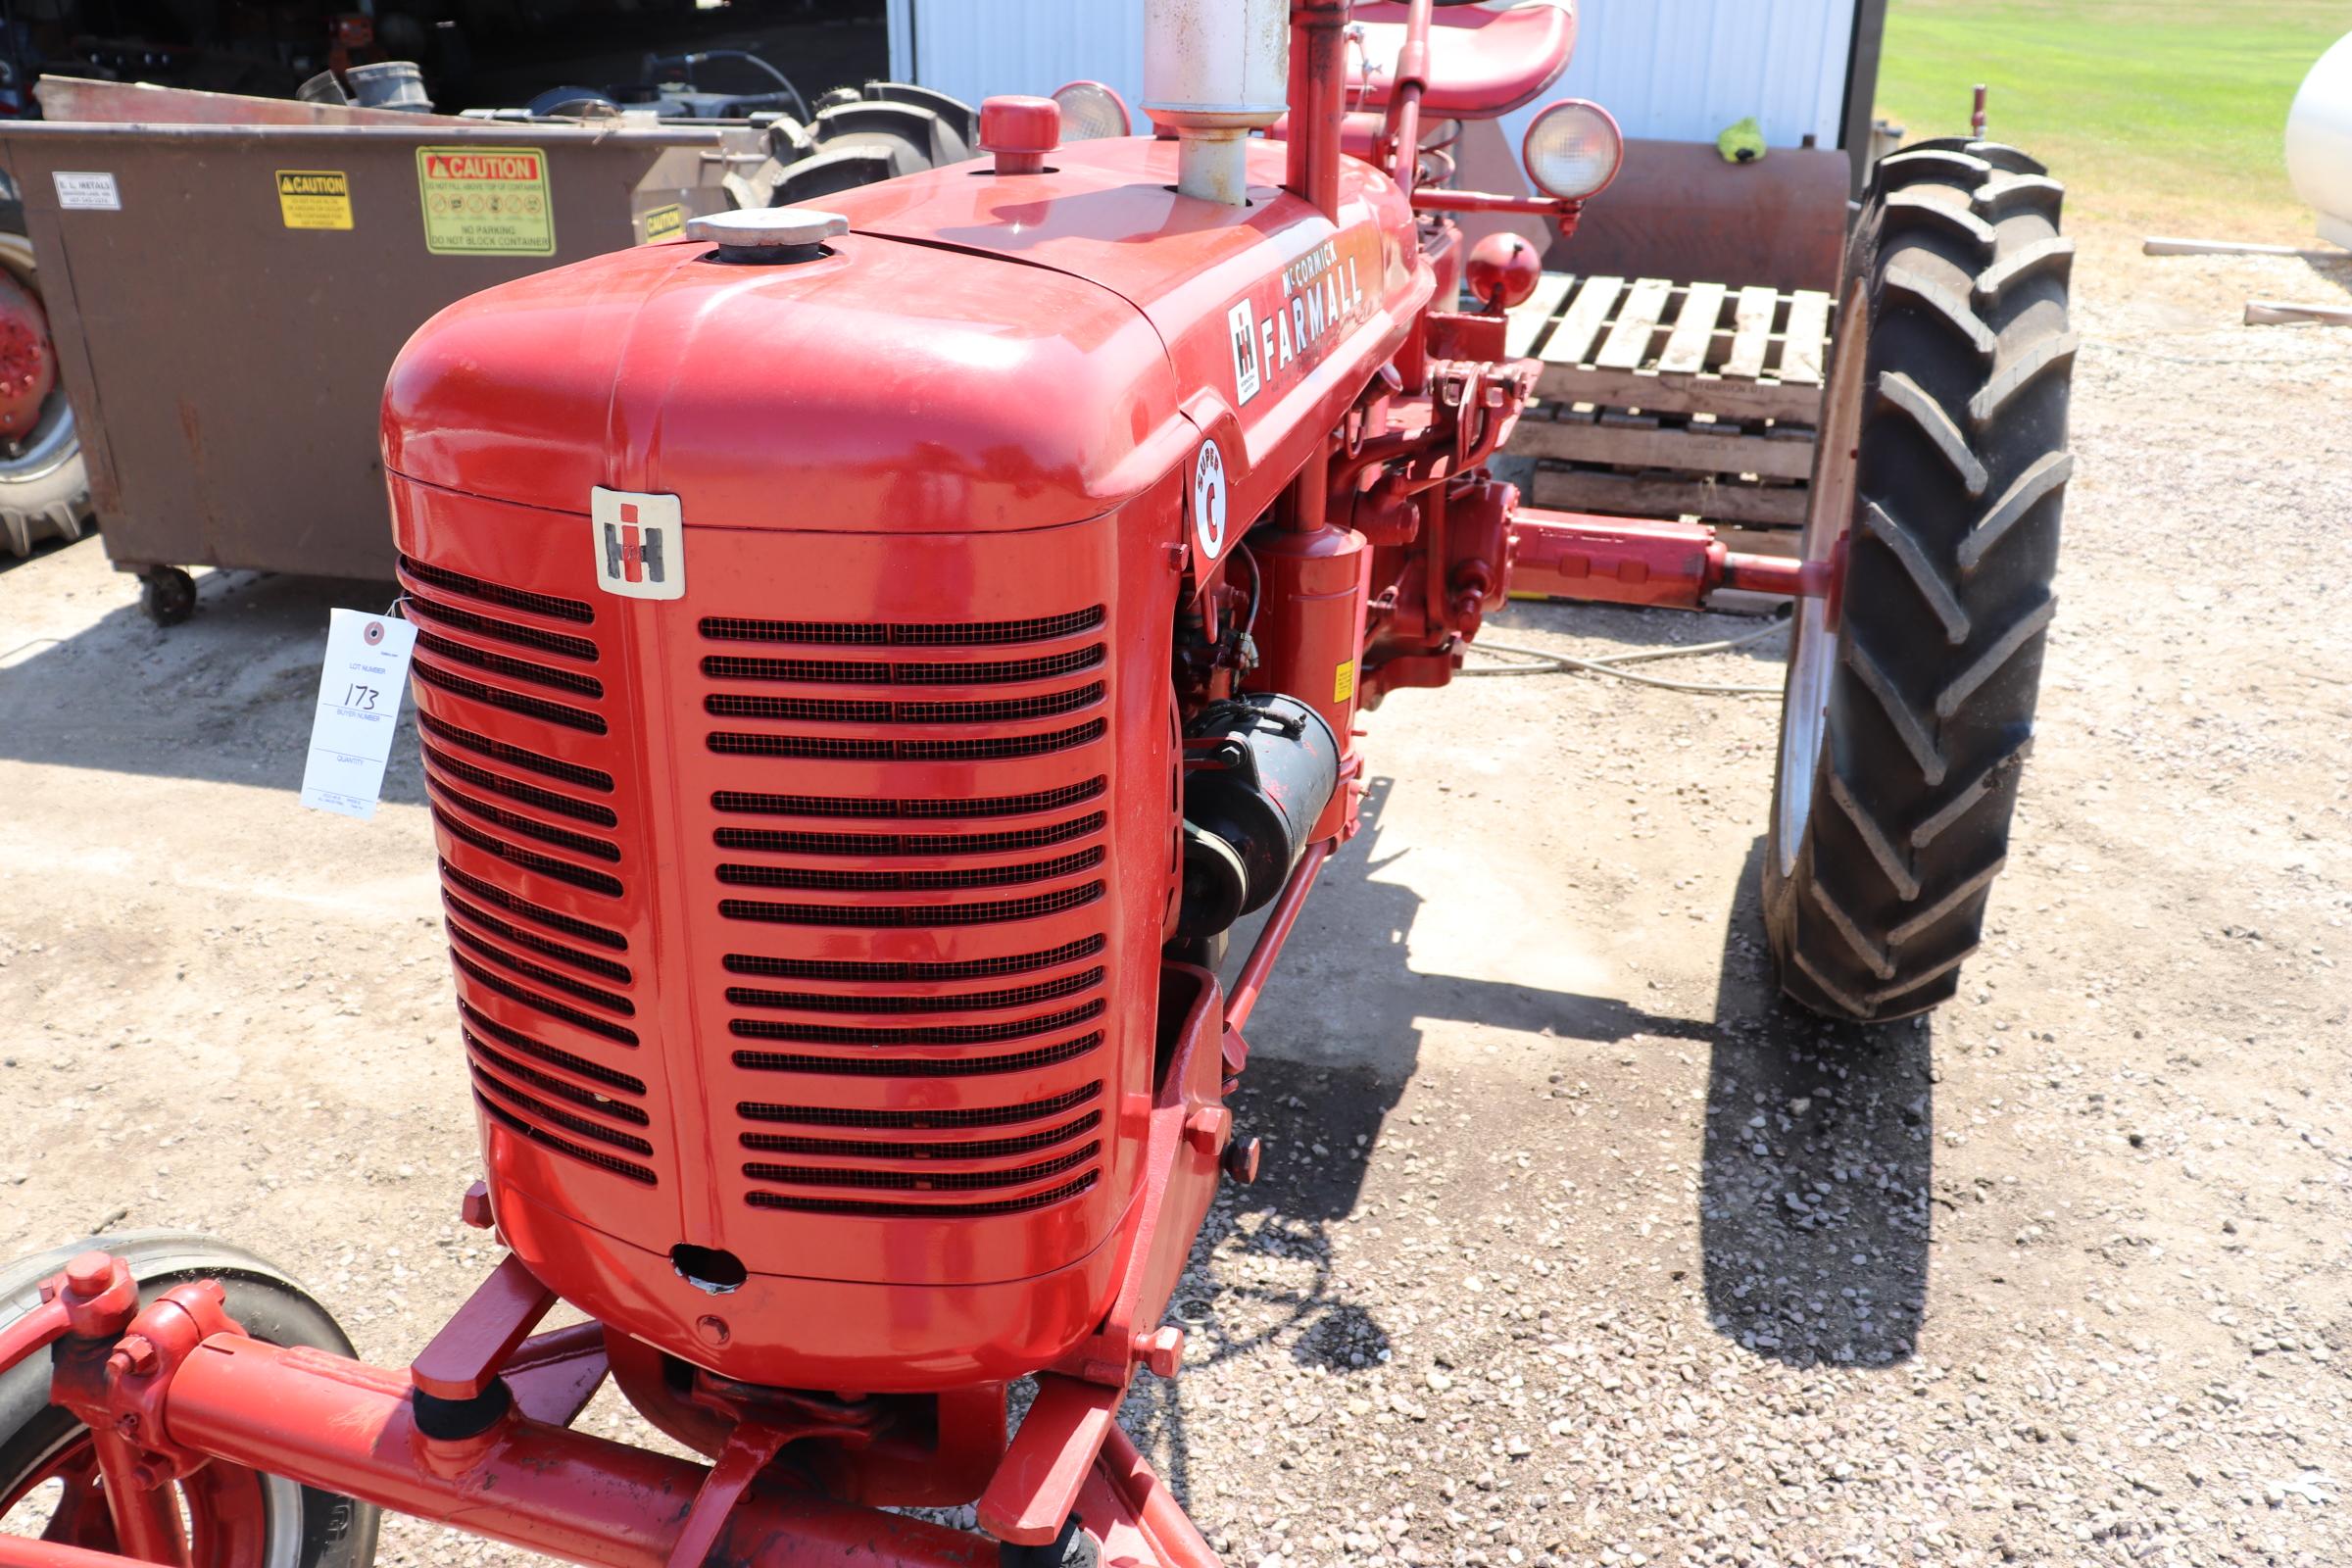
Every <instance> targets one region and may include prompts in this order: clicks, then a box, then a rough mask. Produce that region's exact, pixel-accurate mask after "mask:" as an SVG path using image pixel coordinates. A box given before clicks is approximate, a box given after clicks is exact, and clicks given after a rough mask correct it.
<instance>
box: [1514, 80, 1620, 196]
mask: <svg viewBox="0 0 2352 1568" xmlns="http://www.w3.org/2000/svg"><path fill="white" fill-rule="evenodd" d="M1521 154H1522V156H1523V157H1524V158H1525V160H1526V162H1527V172H1528V177H1529V178H1531V179H1533V180H1534V181H1535V182H1536V185H1537V187H1538V188H1539V189H1541V190H1542V191H1543V192H1544V194H1545V195H1548V196H1557V197H1559V198H1560V199H1561V200H1563V201H1572V202H1574V201H1583V200H1584V199H1585V198H1586V197H1588V196H1592V195H1594V194H1595V193H1597V192H1598V191H1599V190H1600V189H1601V187H1603V186H1604V185H1606V184H1608V182H1609V181H1610V180H1612V179H1614V178H1616V177H1617V166H1618V165H1619V164H1621V163H1623V162H1624V161H1625V136H1624V133H1623V132H1621V131H1620V130H1618V128H1617V122H1616V120H1615V119H1614V118H1613V117H1612V116H1611V115H1610V114H1609V112H1608V111H1607V110H1606V109H1603V108H1601V107H1600V105H1598V104H1596V103H1590V102H1588V101H1586V100H1585V99H1582V98H1563V99H1561V100H1560V101H1559V102H1558V103H1556V104H1552V105H1550V106H1549V107H1547V108H1545V109H1544V111H1543V112H1542V113H1540V114H1538V115H1537V116H1536V118H1535V121H1534V123H1532V124H1530V125H1529V126H1528V127H1527V143H1526V145H1525V147H1523V148H1522V149H1521Z"/></svg>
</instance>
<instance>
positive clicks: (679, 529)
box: [588, 485, 686, 599]
mask: <svg viewBox="0 0 2352 1568" xmlns="http://www.w3.org/2000/svg"><path fill="white" fill-rule="evenodd" d="M588 526H589V528H590V529H591V530H592V531H593V533H594V535H595V537H594V541H593V545H594V548H595V551H596V581H597V586H599V587H601V588H602V589H604V590H605V592H607V593H609V594H619V595H621V596H622V597H624V598H628V599H676V598H679V597H681V596H682V595H684V593H685V592H686V530H685V527H684V525H683V523H682V521H681V520H680V515H679V507H678V498H677V497H676V496H661V495H645V494H640V493H639V492H637V491H634V490H607V489H606V488H605V487H604V486H602V485H598V486H597V487H595V488H594V489H593V490H591V491H590V492H589V495H588Z"/></svg>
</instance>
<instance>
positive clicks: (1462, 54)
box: [1348, 0, 1576, 120]
mask: <svg viewBox="0 0 2352 1568" xmlns="http://www.w3.org/2000/svg"><path fill="white" fill-rule="evenodd" d="M1405 11H1406V8H1405V7H1404V6H1402V5H1400V4H1396V3H1393V0H1377V3H1373V4H1361V3H1359V4H1358V5H1357V6H1356V8H1355V20H1356V22H1357V23H1359V24H1360V25H1362V26H1363V29H1364V46H1363V48H1362V50H1361V51H1360V52H1359V51H1358V50H1357V49H1356V48H1355V47H1354V45H1352V44H1350V45H1349V46H1348V92H1349V97H1348V107H1349V108H1350V109H1385V108H1386V107H1388V102H1389V89H1390V86H1391V85H1392V84H1393V83H1394V82H1395V80H1396V76H1397V51H1398V50H1399V49H1402V48H1403V47H1404V18H1405ZM1575 46H1576V13H1575V12H1574V11H1573V10H1571V9H1570V8H1569V7H1568V6H1567V5H1565V4H1563V3H1561V0H1538V3H1536V4H1533V5H1523V6H1518V7H1515V8H1514V9H1512V10H1509V11H1489V10H1486V9H1485V8H1483V7H1480V6H1445V7H1441V8H1439V9H1438V10H1437V11H1436V12H1435V13H1434V14H1433V15H1432V17H1431V21H1430V28H1429V87H1428V89H1427V90H1426V91H1425V92H1423V93H1422V95H1421V112H1422V114H1423V115H1424V116H1426V117H1431V118H1436V119H1443V120H1492V119H1494V118H1495V116H1497V115H1507V114H1509V113H1510V112H1511V111H1512V110H1514V109H1516V108H1518V107H1519V106H1520V105H1521V104H1524V103H1526V102H1528V101H1529V100H1531V99H1533V98H1534V97H1535V96H1536V94H1538V93H1540V92H1542V91H1543V90H1544V88H1546V87H1548V86H1550V85H1551V84H1552V83H1553V82H1554V81H1556V80H1558V79H1559V74H1560V73H1561V72H1563V71H1565V70H1567V69H1568V54H1569V51H1570V50H1571V49H1573V48H1575ZM1366 62H1369V63H1370V66H1371V72H1370V79H1369V80H1368V81H1367V80H1366V73H1365V65H1366ZM1358 94H1361V96H1360V97H1359V96H1357V95H1358Z"/></svg>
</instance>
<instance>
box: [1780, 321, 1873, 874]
mask: <svg viewBox="0 0 2352 1568" xmlns="http://www.w3.org/2000/svg"><path fill="white" fill-rule="evenodd" d="M1869 345H1870V296H1869V293H1868V291H1867V290H1865V289H1864V288H1863V287H1862V286H1861V285H1860V284H1859V283H1857V284H1855V285H1854V286H1853V288H1852V289H1851V290H1850V291H1849V292H1848V293H1847V295H1846V299H1845V309H1844V310H1842V311H1840V312H1839V313H1838V340H1837V343H1836V344H1835V345H1834V346H1833V348H1832V350H1831V354H1830V385H1829V392H1828V396H1827V398H1826V399H1825V410H1824V412H1825V413H1826V414H1827V416H1828V417H1827V418H1826V419H1825V420H1824V421H1823V424H1822V431H1821V440H1820V446H1819V448H1818V451H1819V454H1820V455H1819V457H1818V458H1816V460H1815V461H1814V465H1813V505H1812V507H1811V509H1810V510H1809V511H1808V512H1807V513H1806V514H1805V535H1804V544H1803V547H1802V549H1801V550H1800V552H1799V554H1800V555H1801V556H1802V558H1803V559H1804V560H1806V561H1808V562H1823V563H1827V562H1829V561H1831V560H1832V559H1833V558H1834V557H1835V556H1836V554H1837V551H1838V541H1839V540H1840V539H1843V538H1844V537H1845V532H1846V529H1847V528H1848V527H1849V526H1850V525H1851V524H1852V521H1853V515H1854V473H1855V470H1856V468H1857V467H1858V466H1859V459H1860V456H1861V454H1860V451H1859V440H1860V436H1861V430H1862V388H1863V384H1864V382H1865V381H1866V380H1868V376H1867V375H1866V374H1865V373H1864V366H1865V363H1866V361H1867V359H1868V351H1869ZM1837 667H1838V634H1837V632H1836V631H1835V630H1834V629H1833V628H1832V627H1831V625H1830V622H1829V602H1828V600H1826V599H1824V598H1823V597H1821V596H1820V595H1818V594H1807V595H1805V596H1804V597H1803V598H1800V599H1799V600H1797V602H1796V614H1795V630H1794V632H1793V633H1792V638H1791V642H1790V644H1789V688H1788V696H1787V697H1786V699H1785V700H1784V709H1783V713H1782V718H1781V790H1780V797H1781V803H1780V812H1779V815H1778V816H1777V818H1776V819H1775V821H1774V823H1773V828H1774V832H1773V837H1774V839H1775V840H1776V841H1777V842H1778V844H1779V846H1780V874H1781V875H1782V876H1783V877H1788V876H1789V875H1790V874H1792V873H1793V872H1794V871H1795V870H1796V856H1797V851H1798V850H1799V849H1800V848H1802V845H1803V839H1804V832H1805V823H1806V822H1808V821H1810V820H1811V819H1812V814H1813V775H1814V772H1815V771H1816V767H1817V764H1818V763H1819V762H1820V760H1821V747H1822V739H1823V736H1824V735H1825V734H1826V732H1827V729H1828V715H1829V707H1830V676H1831V674H1832V672H1833V671H1834V670H1836V668H1837Z"/></svg>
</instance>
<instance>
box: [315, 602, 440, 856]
mask: <svg viewBox="0 0 2352 1568" xmlns="http://www.w3.org/2000/svg"><path fill="white" fill-rule="evenodd" d="M416 647H417V628H416V626H415V625H414V624H412V623H411V622H409V621H405V620H399V619H395V618H394V617H393V616H390V615H371V614H368V613H367V612H365V611H360V610H338V611H336V612H335V613H334V620H333V621H332V622H331V623H330V624H329V625H328V626H327V629H326V667H325V668H323V669H321V670H320V671H319V713H318V716H317V717H316V718H314V719H313V720H312V721H311V756H310V760H309V761H308V762H307V763H306V764H305V765H304V767H303V770H302V804H303V805H305V806H308V807H311V808H312V809H316V810H320V811H340V812H341V813H342V814H343V815H345V816H356V817H358V818H359V819H360V820H361V821H363V822H365V821H368V819H370V818H371V817H373V816H374V815H375V801H376V797H377V796H379V795H381V794H383V792H384V763H385V762H386V761H387V760H390V758H391V756H392V735H393V732H394V731H395V730H397V729H399V728H400V704H401V699H402V698H403V697H405V696H406V695H407V694H408V690H409V655H410V654H411V653H412V652H413V651H414V650H415V649H416Z"/></svg>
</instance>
